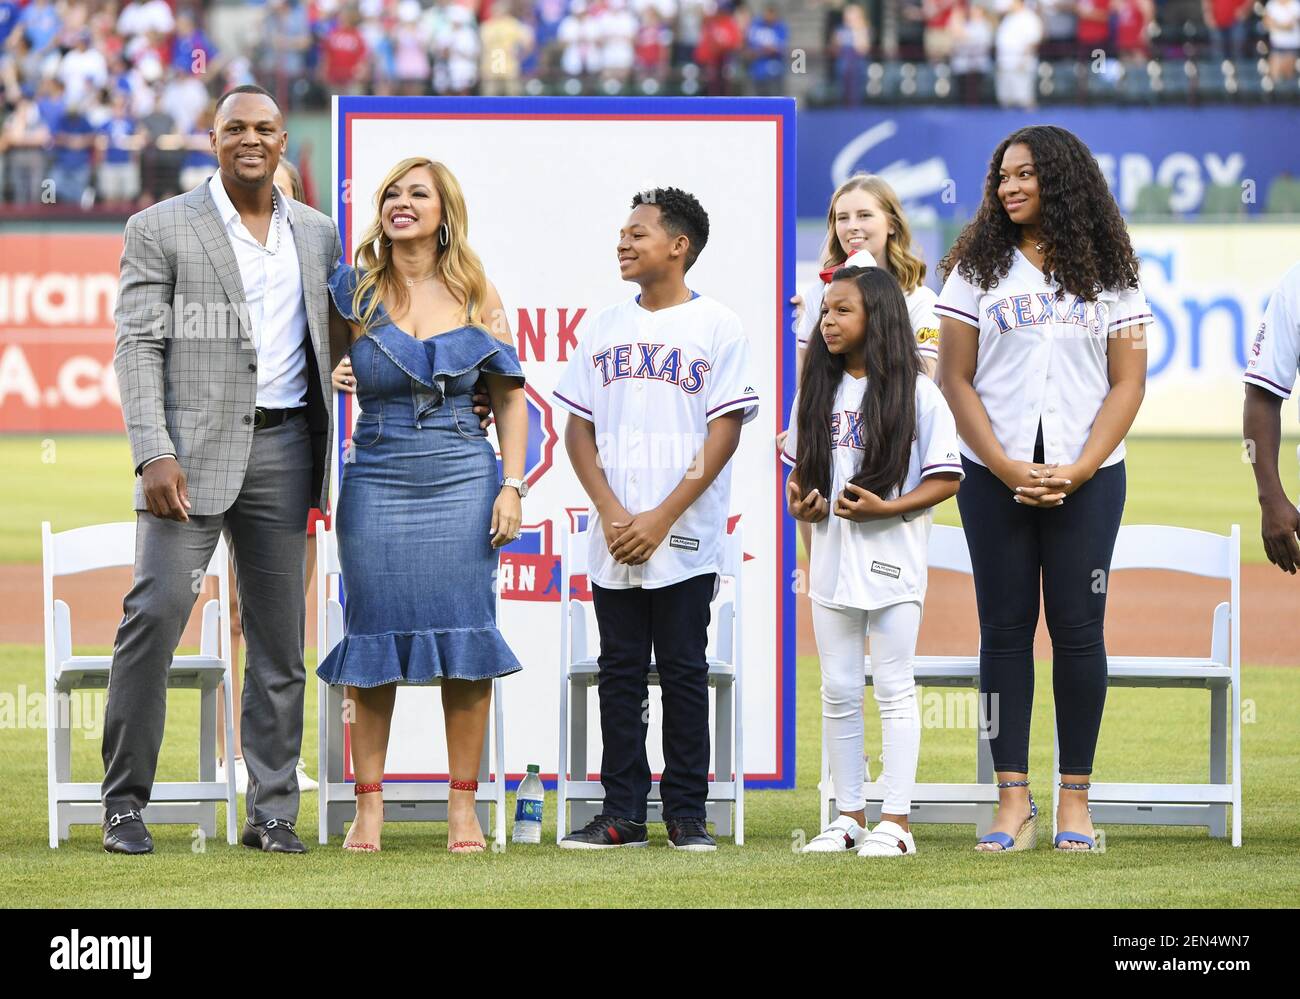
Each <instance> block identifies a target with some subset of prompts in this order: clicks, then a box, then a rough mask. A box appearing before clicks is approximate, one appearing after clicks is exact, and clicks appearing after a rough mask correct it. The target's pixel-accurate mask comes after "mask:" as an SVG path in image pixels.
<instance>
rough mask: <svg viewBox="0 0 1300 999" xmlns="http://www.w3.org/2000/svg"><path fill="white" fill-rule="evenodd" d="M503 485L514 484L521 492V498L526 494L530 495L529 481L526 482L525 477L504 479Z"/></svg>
mask: <svg viewBox="0 0 1300 999" xmlns="http://www.w3.org/2000/svg"><path fill="white" fill-rule="evenodd" d="M501 485H502V486H503V487H505V486H514V487H515V489H516V490H517V491H518V493H519V498H520V499H523V498H524V497H525V496H527V495H528V483H527V482H525V481H524V480H523V479H502V480H501Z"/></svg>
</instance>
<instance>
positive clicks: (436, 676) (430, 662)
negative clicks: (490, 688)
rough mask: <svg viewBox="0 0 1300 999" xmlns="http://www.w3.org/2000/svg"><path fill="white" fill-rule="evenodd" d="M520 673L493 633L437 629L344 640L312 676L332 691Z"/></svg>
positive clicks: (501, 640) (495, 631)
mask: <svg viewBox="0 0 1300 999" xmlns="http://www.w3.org/2000/svg"><path fill="white" fill-rule="evenodd" d="M521 669H523V665H522V664H521V663H520V662H519V660H518V659H517V658H515V654H514V653H513V652H512V651H510V646H509V645H507V644H506V641H505V639H504V638H502V637H501V632H500V630H499V629H497V628H436V629H433V630H431V631H417V632H391V631H390V632H386V633H384V634H381V635H347V634H345V635H344V636H343V639H342V640H341V641H340V642H339V644H338V645H336V646H335V647H334V648H333V649H331V650H330V653H329V655H327V656H326V657H325V658H324V660H323V661H322V662H321V664H320V665H319V666H318V667H317V668H316V675H317V676H318V677H320V678H321V679H322V680H324V681H325V682H326V683H329V684H334V685H338V684H349V685H351V686H353V687H379V686H382V685H383V684H386V683H399V682H400V683H405V684H430V683H434V682H436V681H438V680H440V679H451V680H488V679H492V678H493V677H498V676H506V675H508V674H510V673H517V672H519V670H521Z"/></svg>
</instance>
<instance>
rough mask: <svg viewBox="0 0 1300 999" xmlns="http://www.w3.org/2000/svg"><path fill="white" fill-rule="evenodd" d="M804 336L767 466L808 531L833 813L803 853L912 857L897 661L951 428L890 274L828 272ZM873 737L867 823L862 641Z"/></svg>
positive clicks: (917, 602)
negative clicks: (872, 806) (777, 453)
mask: <svg viewBox="0 0 1300 999" xmlns="http://www.w3.org/2000/svg"><path fill="white" fill-rule="evenodd" d="M821 309H822V318H821V326H820V330H819V332H818V334H817V335H816V336H815V337H813V338H812V339H810V340H809V343H808V352H807V355H806V357H805V358H804V366H803V372H802V374H801V375H800V379H799V392H798V395H796V397H795V402H794V408H793V411H792V412H791V415H790V429H789V433H788V435H787V437H786V441H785V448H784V450H783V452H782V460H783V461H784V462H785V463H786V464H787V465H790V466H791V467H792V468H793V471H792V472H791V473H790V477H789V479H788V480H787V482H786V501H787V506H788V508H789V510H790V513H791V515H792V516H793V517H795V518H796V519H798V520H801V521H806V522H809V523H811V524H812V525H813V532H814V538H813V544H812V553H811V567H810V573H809V597H810V599H811V601H812V619H813V630H814V632H815V634H816V638H817V652H818V655H819V657H820V659H821V670H822V725H823V726H824V728H825V739H826V747H827V754H828V756H829V758H830V767H831V778H832V780H833V781H834V784H835V801H836V804H837V805H838V807H839V811H840V814H839V817H838V818H836V819H835V821H834V822H832V823H831V825H830V826H829V827H828V828H827V829H825V830H823V831H822V832H821V833H820V834H819V835H818V836H817V837H816V838H814V839H813V840H812V841H811V842H809V843H808V845H807V846H805V847H804V852H807V853H830V852H843V851H845V850H856V851H857V852H858V855H859V856H864V857H866V856H874V857H900V856H906V855H910V854H914V853H915V852H916V842H915V840H914V839H913V837H912V833H911V831H910V829H909V827H908V814H909V812H910V811H911V805H912V802H911V797H912V788H913V786H914V785H915V783H916V763H917V756H918V753H919V751H920V744H921V720H920V712H919V710H918V706H917V702H916V687H915V684H914V682H913V676H912V657H913V655H914V653H915V651H916V637H917V631H918V630H919V628H920V626H921V605H922V603H923V602H924V600H925V588H926V578H927V572H926V564H927V559H926V549H927V546H928V543H929V536H930V523H931V512H930V511H931V508H932V507H934V506H935V505H936V504H938V503H942V502H943V501H944V500H946V499H948V498H949V497H951V496H952V495H953V494H954V493H956V492H957V485H958V483H959V482H960V480H961V478H962V475H963V472H962V467H961V463H960V461H959V460H958V454H957V430H956V426H955V425H954V423H953V419H952V414H951V413H950V412H949V411H948V406H947V404H946V403H945V402H944V399H943V395H942V393H940V391H939V389H938V388H937V387H936V386H935V384H934V382H932V381H931V380H930V379H929V378H928V377H927V376H926V375H925V373H924V371H922V369H921V360H920V356H919V354H918V351H917V347H916V340H915V338H914V337H913V335H912V331H911V325H910V323H909V322H908V316H907V303H906V301H905V300H904V297H903V292H902V289H901V288H900V287H899V284H898V281H897V280H896V279H895V278H894V277H893V275H891V274H890V273H889V272H887V271H886V270H884V269H883V268H879V267H866V268H862V267H847V268H842V269H840V270H837V271H836V272H835V274H834V275H833V279H832V281H831V283H830V284H829V285H828V286H827V290H826V294H825V296H824V297H823V301H822V305H821ZM868 626H869V629H870V634H871V672H872V681H873V684H874V691H875V697H876V702H877V704H878V705H879V708H880V721H881V728H882V730H883V742H884V753H883V758H884V759H883V764H884V770H883V772H882V774H881V777H880V781H881V783H882V784H883V785H884V789H885V795H884V801H883V803H882V805H881V821H880V822H879V823H878V824H877V825H876V827H875V829H873V830H872V831H871V832H870V833H868V832H867V829H866V812H865V807H866V800H865V796H864V794H865V789H864V786H863V785H864V784H865V782H866V769H865V764H864V762H863V738H864V735H863V721H862V700H863V692H864V684H863V642H864V638H865V636H866V633H867V631H868Z"/></svg>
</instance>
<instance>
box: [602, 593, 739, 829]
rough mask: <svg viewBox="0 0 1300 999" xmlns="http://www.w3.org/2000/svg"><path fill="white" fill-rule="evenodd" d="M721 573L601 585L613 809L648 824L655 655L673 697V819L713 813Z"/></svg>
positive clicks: (668, 805)
mask: <svg viewBox="0 0 1300 999" xmlns="http://www.w3.org/2000/svg"><path fill="white" fill-rule="evenodd" d="M716 579H717V576H716V575H715V574H714V573H711V572H709V573H705V574H703V575H700V576H693V577H692V578H690V579H686V580H683V581H682V582H680V583H674V584H673V585H672V586H664V587H660V588H658V589H653V590H647V589H643V588H641V587H634V588H632V589H627V590H612V589H607V588H605V587H602V586H597V585H595V584H592V587H591V592H592V598H593V601H594V603H595V607H596V623H597V625H598V626H599V628H600V658H599V659H598V660H597V662H598V664H599V666H600V678H599V682H600V687H599V691H600V738H601V741H602V743H603V745H604V750H603V754H602V756H601V760H600V781H601V783H602V784H603V785H604V787H605V804H604V807H603V808H602V809H601V810H602V812H604V814H606V815H612V816H616V817H618V818H625V819H632V820H633V821H636V822H644V821H645V819H646V798H647V797H648V795H649V794H650V763H649V761H648V760H647V759H646V750H645V741H646V732H647V730H648V727H649V725H648V722H649V716H650V712H649V706H650V701H649V696H650V692H649V688H648V686H647V684H646V678H647V676H648V674H649V672H650V652H651V649H652V648H653V650H654V658H655V668H656V670H657V671H658V673H659V684H660V689H661V692H662V695H663V748H664V772H663V777H662V778H661V779H660V781H659V793H660V797H661V798H662V799H663V806H664V811H663V814H664V818H665V819H670V818H677V819H684V818H699V819H702V818H704V801H705V798H706V797H707V795H708V790H709V665H708V661H707V658H706V648H707V646H708V630H709V616H710V607H709V604H710V601H712V599H713V587H714V582H715V580H716Z"/></svg>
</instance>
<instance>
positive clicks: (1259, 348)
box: [1242, 264, 1300, 399]
mask: <svg viewBox="0 0 1300 999" xmlns="http://www.w3.org/2000/svg"><path fill="white" fill-rule="evenodd" d="M1297 367H1300V264H1296V265H1295V266H1294V267H1292V268H1291V269H1290V270H1289V271H1287V272H1286V274H1285V275H1284V276H1283V278H1282V283H1281V284H1279V285H1278V288H1277V291H1275V292H1273V297H1272V298H1270V299H1269V300H1268V308H1267V309H1266V310H1265V312H1264V321H1263V322H1262V323H1260V324H1259V330H1258V332H1257V333H1256V334H1255V341H1254V343H1252V344H1251V345H1250V356H1249V357H1248V358H1247V359H1246V373H1245V374H1244V375H1242V378H1243V379H1244V380H1245V382H1246V384H1248V385H1257V386H1259V387H1260V388H1262V389H1265V390H1267V391H1269V392H1272V393H1273V394H1274V395H1280V396H1281V397H1282V398H1283V399H1290V398H1291V389H1292V388H1294V387H1295V379H1296V369H1297Z"/></svg>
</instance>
